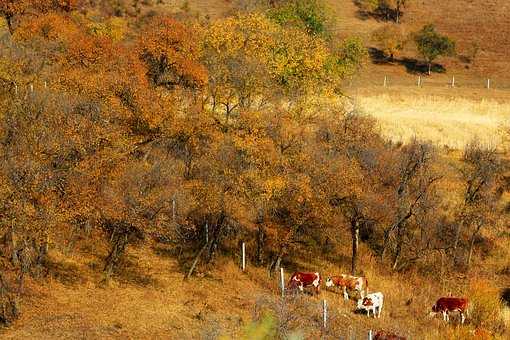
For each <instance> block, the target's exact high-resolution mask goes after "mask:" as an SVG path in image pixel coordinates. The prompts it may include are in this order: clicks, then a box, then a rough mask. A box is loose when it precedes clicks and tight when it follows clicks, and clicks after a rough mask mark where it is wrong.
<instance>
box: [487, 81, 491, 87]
mask: <svg viewBox="0 0 510 340" xmlns="http://www.w3.org/2000/svg"><path fill="white" fill-rule="evenodd" d="M490 88H491V80H490V78H489V79H487V89H490Z"/></svg>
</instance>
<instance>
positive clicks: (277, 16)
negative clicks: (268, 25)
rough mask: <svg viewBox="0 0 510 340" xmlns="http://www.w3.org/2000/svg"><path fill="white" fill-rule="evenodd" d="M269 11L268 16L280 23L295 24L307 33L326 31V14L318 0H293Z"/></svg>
mask: <svg viewBox="0 0 510 340" xmlns="http://www.w3.org/2000/svg"><path fill="white" fill-rule="evenodd" d="M275 6H276V8H275V9H274V10H271V11H270V12H269V17H270V18H271V19H273V20H274V21H276V22H277V23H278V24H280V25H290V26H297V27H299V28H302V29H304V30H305V31H306V32H307V33H308V34H311V35H321V34H324V33H326V14H325V10H324V6H323V4H322V1H320V0H293V1H288V2H286V3H285V4H283V5H279V6H278V5H275Z"/></svg>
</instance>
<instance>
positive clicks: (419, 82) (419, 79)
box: [418, 76, 421, 87]
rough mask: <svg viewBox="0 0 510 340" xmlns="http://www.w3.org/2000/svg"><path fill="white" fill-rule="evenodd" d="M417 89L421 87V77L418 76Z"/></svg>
mask: <svg viewBox="0 0 510 340" xmlns="http://www.w3.org/2000/svg"><path fill="white" fill-rule="evenodd" d="M418 87H421V76H418Z"/></svg>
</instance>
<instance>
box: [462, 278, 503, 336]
mask: <svg viewBox="0 0 510 340" xmlns="http://www.w3.org/2000/svg"><path fill="white" fill-rule="evenodd" d="M498 293H499V292H498V290H497V289H496V288H495V287H493V286H491V285H490V284H489V283H488V282H487V281H481V280H480V281H478V280H477V281H474V282H472V283H471V284H470V294H469V297H470V300H471V301H470V304H471V305H470V307H469V311H468V318H469V320H470V322H471V323H472V324H473V325H475V326H476V327H479V328H484V329H487V330H490V331H492V332H494V333H498V334H502V333H503V332H504V330H505V322H504V319H503V304H502V303H501V299H500V297H499V294H498Z"/></svg>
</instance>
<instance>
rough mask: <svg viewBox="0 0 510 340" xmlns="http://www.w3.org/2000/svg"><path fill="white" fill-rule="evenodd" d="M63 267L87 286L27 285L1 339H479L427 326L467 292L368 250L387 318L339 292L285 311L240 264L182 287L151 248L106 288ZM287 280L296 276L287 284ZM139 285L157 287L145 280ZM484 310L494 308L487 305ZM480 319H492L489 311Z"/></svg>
mask: <svg viewBox="0 0 510 340" xmlns="http://www.w3.org/2000/svg"><path fill="white" fill-rule="evenodd" d="M342 248H344V247H343V246H342ZM347 249H348V248H345V250H347ZM344 255H345V254H344ZM55 256H56V254H53V257H54V258H55ZM339 256H340V257H341V255H339ZM310 259H314V260H313V261H312V262H307V261H304V260H303V262H302V263H299V264H297V266H299V267H302V268H305V269H309V270H320V271H321V273H323V275H329V274H338V273H344V272H347V271H348V270H347V265H345V266H344V265H343V264H341V265H340V266H339V265H338V264H333V263H330V262H324V261H323V260H320V259H318V258H316V257H311V258H310ZM59 260H60V261H63V262H64V265H67V266H72V267H73V268H74V267H77V268H78V271H77V272H75V275H76V276H80V277H85V281H81V280H75V281H74V283H62V282H60V281H58V280H57V279H58V278H55V279H52V280H49V281H48V282H46V283H44V284H43V285H42V286H41V285H39V284H35V283H32V284H30V285H29V289H28V296H27V297H26V298H25V300H24V302H23V314H22V317H21V319H20V320H19V321H18V322H16V323H15V324H14V325H13V326H12V327H11V328H9V329H7V330H4V331H2V332H0V337H2V338H3V339H76V338H86V339H105V338H109V339H121V338H122V339H126V338H127V339H153V338H170V339H200V338H202V339H214V338H217V337H218V336H220V335H223V336H226V337H227V338H232V339H236V338H240V337H241V336H242V335H243V334H244V335H246V334H248V333H245V331H246V325H248V324H250V323H251V321H252V320H259V319H257V316H258V317H260V316H263V315H265V314H267V313H268V312H269V313H272V314H273V316H274V317H275V318H276V327H278V329H280V330H282V331H283V330H285V331H286V332H289V334H291V333H292V331H293V328H294V327H298V328H299V329H300V330H301V331H302V332H303V333H304V334H305V335H307V336H308V337H309V338H318V337H319V336H320V335H322V336H323V337H324V338H325V339H329V338H331V339H338V337H346V336H349V335H355V336H356V337H357V338H361V337H362V336H365V335H366V332H367V330H368V329H379V328H383V329H386V330H392V331H394V332H396V333H398V334H402V335H408V336H409V335H411V336H412V337H413V338H419V339H441V338H443V339H444V338H451V339H454V338H456V337H457V338H458V336H460V334H464V335H466V336H468V337H467V339H470V338H473V339H474V337H472V335H473V332H474V329H475V324H474V323H469V324H468V325H465V326H462V327H460V326H456V325H455V324H452V325H445V324H444V323H443V322H442V320H440V319H439V318H436V319H433V320H431V319H429V318H428V317H427V312H428V310H429V309H430V306H431V305H432V304H433V303H434V301H435V299H436V298H437V297H438V296H441V295H445V294H447V292H450V291H453V292H455V293H458V294H462V293H466V292H467V291H468V290H469V287H468V285H459V284H458V283H456V282H451V283H448V282H446V281H442V282H438V281H434V280H429V279H428V278H423V277H422V276H420V275H418V274H413V273H407V274H394V273H389V272H385V270H383V269H381V268H380V266H378V265H377V262H376V260H375V259H374V258H373V257H372V256H371V255H370V252H369V250H368V249H365V248H364V247H363V248H362V256H361V258H360V264H361V267H362V269H363V272H364V274H365V275H366V276H367V278H368V280H369V289H370V291H371V292H374V291H382V292H383V293H384V295H385V306H384V309H383V314H382V317H381V318H380V319H372V318H367V317H366V316H365V315H361V314H355V313H354V306H355V301H347V302H345V301H343V298H342V295H341V294H340V293H339V292H336V291H329V290H325V289H324V290H323V291H322V293H321V296H320V297H315V296H309V295H306V296H304V297H301V298H299V299H298V300H293V299H291V300H288V301H286V302H285V303H284V304H283V305H282V302H281V301H280V300H279V294H278V286H277V278H272V279H271V278H269V277H268V276H267V274H266V272H265V269H263V268H254V267H251V266H249V267H248V271H247V273H241V271H240V270H239V269H238V267H237V265H236V264H234V262H233V261H231V260H227V259H223V260H220V261H219V263H218V265H217V267H216V268H214V269H212V270H210V271H201V272H199V273H198V275H199V277H195V278H193V279H192V280H190V281H183V275H182V274H181V273H180V272H179V271H178V267H177V266H178V265H177V262H176V261H175V260H173V259H171V258H169V257H162V256H158V255H155V254H154V253H153V252H152V251H151V249H150V248H141V249H137V250H133V249H132V250H130V260H131V261H132V262H133V263H134V264H135V265H134V268H135V269H132V270H129V273H130V274H129V277H125V276H126V275H124V274H123V275H121V276H117V277H116V279H115V280H114V281H113V282H112V284H110V285H108V286H104V285H102V284H101V283H100V282H101V275H100V274H99V272H97V271H95V270H93V269H92V268H93V267H94V266H91V265H90V263H91V262H95V261H97V258H95V257H81V256H80V257H75V259H67V260H64V259H63V258H59ZM288 275H289V272H287V279H288ZM121 277H122V278H123V279H122V280H120V278H121ZM140 277H148V278H150V279H143V280H140ZM66 282H70V281H66ZM484 284H486V282H485V283H484ZM417 287H420V288H419V289H417ZM471 287H472V288H474V289H476V287H481V286H480V285H472V286H471ZM483 287H484V291H483V292H482V291H481V290H479V291H480V292H481V293H482V295H480V294H478V296H481V297H483V296H484V295H483V294H484V293H485V292H488V291H490V292H491V294H492V293H493V292H495V288H494V287H491V286H490V285H484V286H483ZM492 297H493V295H490V297H489V298H488V301H490V302H491V303H492V302H493V301H494V300H493V299H492ZM321 299H326V300H327V301H328V305H329V315H330V326H329V330H328V331H327V332H323V331H321V329H320V326H319V325H320V323H321V319H320V318H321V309H320V306H321ZM483 306H484V307H489V308H490V304H487V305H485V304H484V305H483ZM482 311H483V313H489V314H490V309H487V308H485V309H483V310H482ZM489 314H487V315H489ZM474 315H481V314H479V313H478V314H477V313H475V314H474ZM494 315H495V314H494ZM494 315H493V314H490V318H487V320H486V322H484V323H483V324H480V325H482V326H484V327H487V328H488V329H489V330H491V328H490V327H491V326H492V325H493V324H494V323H493V322H492V316H494ZM289 317H290V318H289ZM480 325H478V324H476V326H480Z"/></svg>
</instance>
